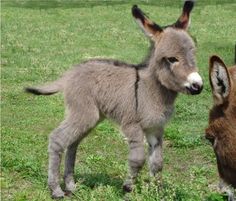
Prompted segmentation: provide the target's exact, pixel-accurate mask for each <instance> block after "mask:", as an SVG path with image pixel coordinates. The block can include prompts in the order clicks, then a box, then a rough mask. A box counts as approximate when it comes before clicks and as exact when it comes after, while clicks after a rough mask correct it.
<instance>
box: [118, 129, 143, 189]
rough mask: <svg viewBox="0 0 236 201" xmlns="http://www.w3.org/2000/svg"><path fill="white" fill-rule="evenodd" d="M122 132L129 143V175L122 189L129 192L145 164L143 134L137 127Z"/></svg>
mask: <svg viewBox="0 0 236 201" xmlns="http://www.w3.org/2000/svg"><path fill="white" fill-rule="evenodd" d="M122 130H123V132H124V134H125V136H126V137H127V138H128V143H129V156H128V162H129V175H128V177H127V179H126V180H125V182H124V184H123V189H124V191H126V192H131V191H132V186H133V184H134V182H135V179H136V177H137V176H138V173H139V171H140V170H141V169H142V167H143V165H144V163H145V150H144V141H143V140H144V139H143V138H144V133H143V130H142V128H141V127H140V126H139V125H129V126H126V127H123V129H122Z"/></svg>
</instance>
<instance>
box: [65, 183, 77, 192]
mask: <svg viewBox="0 0 236 201" xmlns="http://www.w3.org/2000/svg"><path fill="white" fill-rule="evenodd" d="M75 189H76V184H75V182H74V181H73V180H71V181H69V182H68V183H66V191H67V192H74V191H75Z"/></svg>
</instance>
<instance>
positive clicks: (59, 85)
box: [25, 79, 64, 95]
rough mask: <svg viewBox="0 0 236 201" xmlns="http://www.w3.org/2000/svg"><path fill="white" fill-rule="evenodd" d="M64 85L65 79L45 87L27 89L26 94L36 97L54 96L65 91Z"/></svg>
mask: <svg viewBox="0 0 236 201" xmlns="http://www.w3.org/2000/svg"><path fill="white" fill-rule="evenodd" d="M63 83H64V82H63V79H59V80H56V81H54V82H51V83H48V84H46V85H43V86H38V87H26V88H25V92H27V93H31V94H34V95H52V94H55V93H57V92H59V91H62V90H63V85H64V84H63Z"/></svg>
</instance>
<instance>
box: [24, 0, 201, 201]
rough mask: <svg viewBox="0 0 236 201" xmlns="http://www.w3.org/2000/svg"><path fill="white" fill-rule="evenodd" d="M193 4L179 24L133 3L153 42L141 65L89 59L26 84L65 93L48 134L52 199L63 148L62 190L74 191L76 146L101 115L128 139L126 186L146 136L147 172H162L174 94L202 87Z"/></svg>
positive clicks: (58, 191)
mask: <svg viewBox="0 0 236 201" xmlns="http://www.w3.org/2000/svg"><path fill="white" fill-rule="evenodd" d="M192 8H193V2H192V1H186V2H185V4H184V7H183V12H182V15H181V16H180V18H179V19H178V20H177V22H176V23H174V24H172V25H169V26H166V27H160V26H159V25H157V24H155V23H154V22H152V21H151V20H149V19H148V18H147V16H146V15H145V14H144V13H143V12H142V11H141V10H140V9H139V8H138V7H137V6H133V8H132V14H133V16H134V18H135V19H136V21H137V22H138V24H139V25H140V26H141V28H142V29H143V31H144V32H145V33H146V35H147V36H148V37H149V38H150V41H151V43H152V49H151V51H150V55H149V56H148V57H147V59H146V61H145V62H143V63H141V64H139V65H133V64H126V63H124V62H120V61H114V60H106V59H93V60H89V61H87V62H84V63H82V64H79V65H77V66H75V68H73V69H72V70H70V71H68V72H66V73H65V74H64V75H63V76H62V77H61V78H60V79H58V80H56V81H54V82H52V83H50V84H47V85H44V86H41V87H35V88H26V91H27V92H30V93H33V94H36V95H51V94H54V93H57V92H59V91H62V92H63V93H64V97H65V106H66V116H65V120H64V121H63V122H61V124H60V126H59V127H58V128H56V129H55V130H54V131H53V132H52V133H51V135H50V138H49V147H48V151H49V169H48V185H49V187H50V189H51V191H52V196H53V197H56V198H57V197H63V196H64V192H63V191H62V189H61V187H60V185H59V167H60V162H61V155H62V153H63V151H64V150H65V149H66V148H67V153H66V158H65V172H64V181H65V185H66V191H73V190H74V189H75V182H74V179H73V174H74V165H75V157H76V149H77V147H78V145H79V143H80V142H81V140H82V139H83V138H84V137H85V136H86V135H87V134H88V133H89V131H90V130H91V129H92V128H94V127H95V126H96V125H97V124H98V123H99V122H100V121H101V120H102V119H104V118H105V117H106V118H109V119H112V120H113V121H114V122H115V123H117V124H119V125H120V126H121V129H122V131H123V133H124V134H125V136H126V137H127V139H128V143H129V148H130V150H129V156H128V159H129V169H130V171H129V172H130V173H129V176H128V178H127V180H126V181H125V183H124V190H126V191H131V190H132V184H133V181H135V178H136V177H137V174H138V172H139V170H140V169H141V168H142V166H143V164H144V162H145V151H144V138H145V137H146V139H147V142H148V144H149V166H150V173H151V175H153V176H154V175H156V173H157V172H158V171H161V169H162V166H163V159H162V135H163V129H164V125H165V124H166V122H167V121H168V119H169V118H170V116H171V114H172V112H173V109H174V101H175V98H176V97H177V94H178V92H182V93H186V94H192V95H193V94H199V93H200V92H201V90H202V86H203V83H202V79H201V77H200V75H199V74H198V73H197V71H198V69H197V67H196V63H195V55H194V54H195V46H194V42H193V40H192V39H191V37H190V36H189V35H188V33H187V28H188V25H189V15H190V11H191V10H192Z"/></svg>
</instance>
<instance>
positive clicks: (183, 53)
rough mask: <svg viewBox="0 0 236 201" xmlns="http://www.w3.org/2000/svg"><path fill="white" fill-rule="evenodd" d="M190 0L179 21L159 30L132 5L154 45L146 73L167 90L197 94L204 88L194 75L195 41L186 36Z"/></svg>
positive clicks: (199, 79) (190, 6)
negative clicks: (148, 72)
mask: <svg viewBox="0 0 236 201" xmlns="http://www.w3.org/2000/svg"><path fill="white" fill-rule="evenodd" d="M193 5H194V2H193V1H186V2H185V4H184V7H183V11H182V14H181V16H180V17H179V19H178V20H177V21H176V22H175V23H174V24H172V25H168V26H165V27H161V26H159V25H157V24H156V23H154V22H152V21H151V20H150V19H148V17H147V16H146V15H145V14H144V13H143V12H142V11H141V10H140V9H139V8H138V7H137V6H136V5H135V6H133V8H132V14H133V16H134V18H135V19H136V21H137V23H138V24H139V25H140V27H141V28H142V30H143V31H144V33H145V34H146V35H147V37H149V38H150V40H151V42H152V43H153V45H154V50H153V52H152V54H153V55H151V57H150V61H149V66H148V68H149V71H150V73H151V74H152V75H154V76H155V77H156V78H157V80H159V81H160V82H161V84H162V85H163V86H165V87H166V88H168V89H170V90H173V91H176V92H183V93H187V94H199V93H200V92H201V90H202V87H203V82H202V78H201V77H200V75H199V74H198V73H197V68H196V62H195V46H194V42H193V40H192V39H191V37H190V36H189V34H188V33H187V29H188V27H189V22H190V12H191V10H192V8H193Z"/></svg>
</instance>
